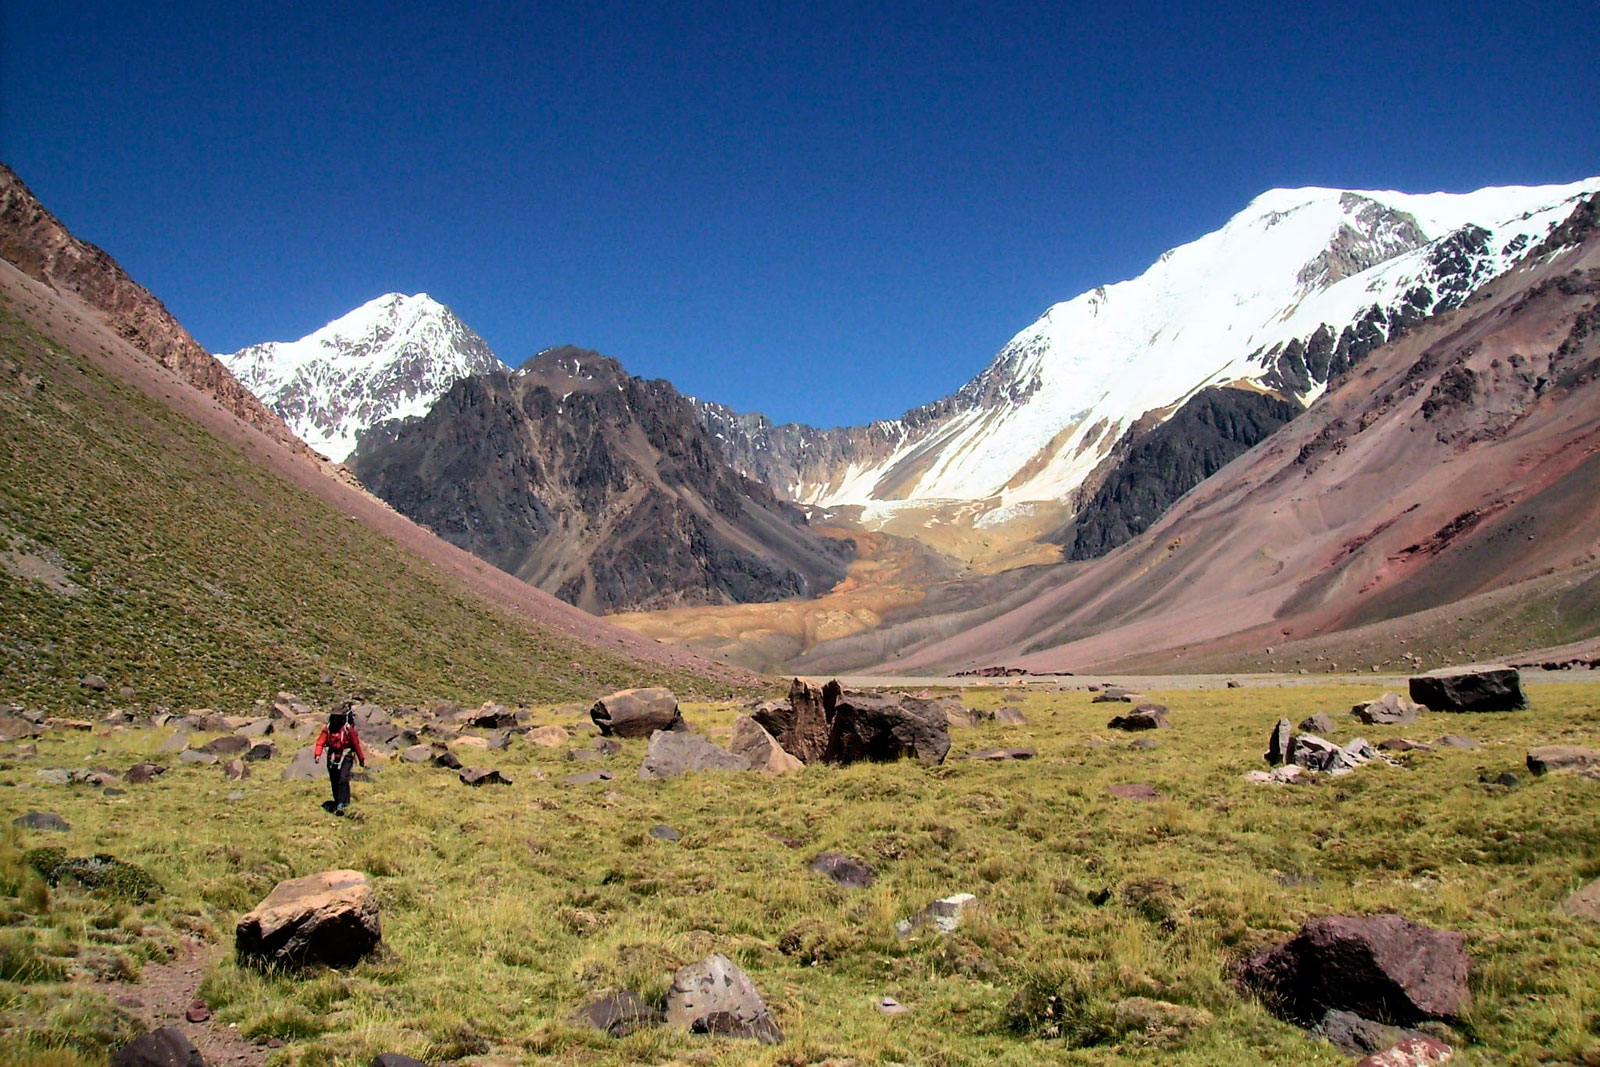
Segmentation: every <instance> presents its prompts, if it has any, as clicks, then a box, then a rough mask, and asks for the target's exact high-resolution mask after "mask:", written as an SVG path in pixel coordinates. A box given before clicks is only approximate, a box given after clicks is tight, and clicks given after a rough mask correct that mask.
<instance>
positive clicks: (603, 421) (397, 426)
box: [349, 348, 850, 612]
mask: <svg viewBox="0 0 1600 1067" xmlns="http://www.w3.org/2000/svg"><path fill="white" fill-rule="evenodd" d="M349 463H350V466H351V468H352V469H353V470H354V472H355V474H356V476H357V477H358V478H360V480H361V482H362V484H364V485H365V486H367V487H368V488H369V489H370V490H371V491H372V492H374V493H376V494H377V495H378V496H380V497H382V498H383V499H384V500H386V501H388V502H389V503H390V504H391V505H393V506H394V507H395V508H396V509H397V510H399V511H400V512H402V513H403V514H405V515H408V516H410V517H411V518H413V519H415V520H416V521H418V522H420V523H422V524H423V525H425V526H427V527H429V528H430V529H432V530H433V531H434V532H435V533H437V534H439V536H441V537H443V538H445V539H446V540H447V541H450V542H452V543H454V544H456V545H459V546H461V547H462V548H465V549H467V550H468V551H470V552H473V553H474V554H476V555H478V556H479V557H481V558H483V559H486V560H488V561H489V562H490V563H493V564H494V565H495V566H497V567H500V568H501V569H502V570H505V571H507V572H509V573H511V574H514V575H516V576H518V577H520V578H522V579H523V580H525V581H527V582H529V583H530V584H532V585H535V586H538V587H539V588H541V589H544V590H547V591H549V592H552V593H554V594H555V595H556V596H558V597H560V598H561V599H563V600H565V601H567V602H569V603H572V604H576V605H578V606H579V607H582V608H584V609H586V610H590V611H597V612H603V611H621V610H626V609H630V608H650V607H666V606H673V605H679V604H726V603H746V602H751V601H765V600H778V599H783V598H788V597H804V596H810V595H813V594H816V593H820V592H823V591H825V590H827V589H828V588H830V587H831V586H833V585H834V583H836V582H837V581H839V580H840V579H841V578H842V577H844V571H845V564H846V563H847V561H848V559H849V557H850V545H849V543H848V542H841V541H837V540H828V539H825V538H822V537H820V536H818V535H817V534H815V533H813V532H812V531H811V530H810V529H809V528H808V527H807V525H806V522H805V518H804V516H803V515H802V513H801V512H800V511H799V509H797V508H796V507H795V506H794V505H792V504H788V503H785V502H783V501H780V500H779V499H777V498H776V497H775V496H774V495H773V493H772V491H771V490H770V489H768V488H767V487H766V486H764V485H762V484H760V483H759V482H755V481H752V480H750V479H748V478H745V477H743V476H741V475H740V474H738V473H737V472H735V471H734V470H733V469H732V468H731V467H729V466H728V464H727V462H726V461H725V459H724V457H723V455H722V453H721V452H720V450H719V449H718V447H717V445H716V443H715V442H714V441H713V440H712V439H711V438H710V437H709V436H708V435H707V433H706V432H705V430H704V428H703V427H702V426H701V425H700V422H699V421H698V418H697V416H696V410H695V408H694V406H693V405H692V404H691V403H690V402H689V401H688V400H687V399H686V398H684V397H683V396H682V395H680V394H679V393H678V392H677V391H676V390H675V389H673V387H672V386H671V385H670V384H668V383H667V382H663V381H645V380H644V379H641V378H635V377H632V376H630V375H629V374H628V373H627V372H626V371H625V370H623V368H622V367H621V365H620V364H618V363H617V362H616V361H615V360H612V359H608V358H606V357H604V356H600V355H598V354H596V353H594V352H588V351H584V350H582V349H576V348H558V349H552V350H550V351H547V352H544V353H541V354H540V355H538V356H537V357H535V358H534V359H532V360H530V361H529V362H528V363H527V364H525V365H524V366H523V367H522V368H521V369H520V370H517V371H515V372H510V373H508V372H505V371H503V370H495V371H490V372H489V373H484V374H478V375H474V376H472V377H470V378H464V379H462V380H460V381H458V382H456V383H455V384H454V385H453V386H452V387H451V388H450V390H449V391H448V392H447V393H445V395H444V396H443V397H442V398H440V400H439V401H438V402H437V403H436V404H434V405H433V407H432V409H431V410H429V411H428V413H427V414H426V415H425V416H423V417H421V418H409V419H405V420H394V421H390V422H387V423H384V424H382V425H380V426H377V427H374V428H372V429H371V430H369V431H368V432H367V433H366V434H364V435H363V436H362V438H361V443H360V445H359V446H358V447H357V449H356V451H355V453H354V454H353V455H352V456H351V457H350V461H349Z"/></svg>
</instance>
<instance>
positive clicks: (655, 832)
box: [650, 823, 683, 842]
mask: <svg viewBox="0 0 1600 1067" xmlns="http://www.w3.org/2000/svg"><path fill="white" fill-rule="evenodd" d="M650 836H651V837H653V838H655V839H656V840H657V841H667V842H673V841H679V840H681V839H682V838H683V835H682V834H680V833H679V832H678V831H676V830H674V829H673V828H672V827H670V826H668V825H667V824H666V823H657V824H656V825H655V826H652V827H650Z"/></svg>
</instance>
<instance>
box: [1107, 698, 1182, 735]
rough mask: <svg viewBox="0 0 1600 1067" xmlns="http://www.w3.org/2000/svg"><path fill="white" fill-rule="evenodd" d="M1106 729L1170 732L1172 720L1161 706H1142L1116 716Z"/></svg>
mask: <svg viewBox="0 0 1600 1067" xmlns="http://www.w3.org/2000/svg"><path fill="white" fill-rule="evenodd" d="M1106 727H1107V728H1108V729H1111V730H1170V729H1172V720H1170V719H1168V718H1167V709H1166V708H1165V707H1164V706H1163V705H1161V704H1142V705H1140V706H1139V707H1138V708H1135V709H1134V710H1133V711H1130V712H1128V714H1126V715H1118V716H1117V717H1116V718H1114V719H1112V720H1111V721H1110V722H1108V723H1106Z"/></svg>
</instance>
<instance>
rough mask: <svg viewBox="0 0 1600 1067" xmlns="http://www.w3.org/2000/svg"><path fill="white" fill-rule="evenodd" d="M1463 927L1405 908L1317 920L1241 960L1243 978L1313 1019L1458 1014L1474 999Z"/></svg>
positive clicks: (1294, 1015)
mask: <svg viewBox="0 0 1600 1067" xmlns="http://www.w3.org/2000/svg"><path fill="white" fill-rule="evenodd" d="M1463 945H1464V939H1463V938H1462V936H1461V935H1460V934H1457V933H1451V932H1449V931H1445V930H1434V929H1430V928H1429V927H1426V926H1421V925H1419V924H1417V923H1414V922H1411V921H1410V920H1409V919H1405V918H1402V917H1401V916H1399V915H1332V916H1327V917H1324V918H1321V919H1313V920H1311V921H1310V922H1308V923H1306V924H1305V926H1303V927H1301V928H1300V932H1299V933H1298V934H1296V935H1295V937H1294V938H1293V939H1292V940H1290V941H1286V942H1284V943H1283V944H1281V945H1279V946H1277V947H1276V948H1271V949H1267V950H1266V951H1264V952H1260V953H1257V954H1256V955H1254V956H1252V957H1250V958H1249V959H1248V960H1246V961H1245V962H1244V963H1243V965H1241V967H1240V969H1239V972H1238V975H1239V979H1240V981H1241V982H1242V983H1243V984H1244V985H1245V986H1247V987H1249V988H1250V989H1252V990H1254V991H1255V993H1256V995H1257V996H1259V997H1260V998H1261V1000H1262V1003H1264V1004H1265V1005H1266V1006H1267V1007H1268V1008H1269V1009H1270V1010H1271V1011H1272V1012H1273V1014H1275V1015H1277V1016H1278V1017H1280V1018H1283V1019H1288V1020H1290V1021H1293V1022H1296V1023H1299V1024H1300V1025H1302V1026H1312V1025H1315V1024H1316V1023H1318V1022H1320V1021H1321V1020H1322V1018H1323V1017H1324V1016H1325V1015H1326V1014H1327V1012H1329V1011H1330V1010H1337V1011H1347V1012H1351V1013H1354V1014H1356V1015H1359V1016H1361V1017H1362V1018H1364V1019H1373V1020H1376V1021H1378V1022H1385V1023H1390V1024H1393V1025H1399V1026H1409V1025H1413V1024H1415V1023H1419V1022H1422V1021H1424V1020H1428V1019H1440V1020H1443V1021H1446V1022H1450V1021H1453V1020H1455V1019H1458V1018H1459V1017H1460V1016H1461V1015H1462V1014H1463V1013H1464V1012H1465V1011H1467V1009H1468V1008H1469V1007H1470V1006H1471V1003H1472V997H1471V994H1470V993H1469V992H1468V991H1467V968H1468V959H1467V953H1466V949H1465V948H1464V947H1463Z"/></svg>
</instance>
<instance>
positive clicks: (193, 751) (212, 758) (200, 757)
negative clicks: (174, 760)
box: [178, 748, 217, 764]
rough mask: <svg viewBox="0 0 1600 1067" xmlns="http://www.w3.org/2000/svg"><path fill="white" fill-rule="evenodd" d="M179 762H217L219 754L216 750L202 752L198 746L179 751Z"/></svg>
mask: <svg viewBox="0 0 1600 1067" xmlns="http://www.w3.org/2000/svg"><path fill="white" fill-rule="evenodd" d="M178 762H179V763H200V764H209V763H215V762H217V754H216V753H215V752H202V751H201V750H199V749H197V748H190V749H185V750H184V751H182V752H180V753H178Z"/></svg>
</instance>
